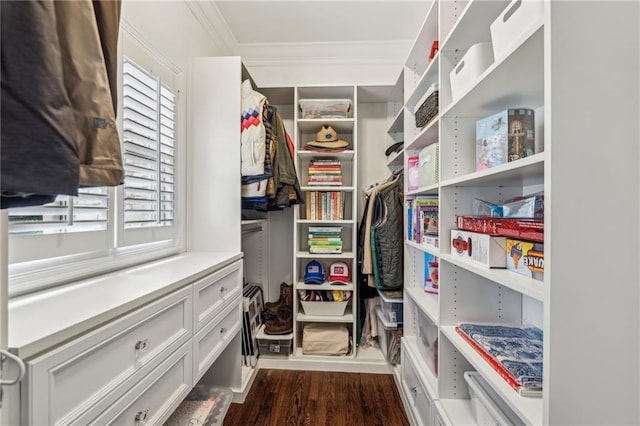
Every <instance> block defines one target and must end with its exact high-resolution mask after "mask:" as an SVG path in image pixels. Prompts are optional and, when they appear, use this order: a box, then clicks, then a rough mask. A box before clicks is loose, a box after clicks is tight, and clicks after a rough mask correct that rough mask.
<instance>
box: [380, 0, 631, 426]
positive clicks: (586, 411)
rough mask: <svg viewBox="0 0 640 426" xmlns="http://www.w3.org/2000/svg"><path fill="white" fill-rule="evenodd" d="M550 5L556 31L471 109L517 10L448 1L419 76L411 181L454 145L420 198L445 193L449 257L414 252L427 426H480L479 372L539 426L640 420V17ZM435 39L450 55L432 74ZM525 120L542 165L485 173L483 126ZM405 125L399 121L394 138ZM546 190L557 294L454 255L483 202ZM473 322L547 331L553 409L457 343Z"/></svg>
mask: <svg viewBox="0 0 640 426" xmlns="http://www.w3.org/2000/svg"><path fill="white" fill-rule="evenodd" d="M526 1H527V0H523V2H526ZM541 3H542V8H543V10H544V13H543V17H542V18H541V19H539V20H537V21H536V22H533V23H532V26H531V28H530V30H527V31H526V32H523V33H521V34H518V35H517V37H514V39H513V45H512V47H511V48H510V49H508V51H507V52H506V53H505V54H504V55H501V56H500V57H496V58H494V61H493V63H492V65H490V66H489V67H488V68H487V69H486V70H485V71H484V72H482V74H481V75H480V76H479V77H478V78H477V79H476V80H475V81H474V82H473V84H472V85H471V87H469V88H468V89H466V90H464V91H463V92H462V93H460V94H459V96H456V98H455V99H454V98H453V96H452V93H451V84H450V80H449V73H450V72H451V71H452V70H453V69H454V67H456V66H457V64H459V62H460V60H461V58H462V56H463V55H464V53H465V52H466V51H467V49H468V48H469V47H470V46H472V45H473V44H475V43H480V42H491V34H490V30H489V26H490V25H491V23H492V22H493V21H494V20H495V19H496V18H497V17H498V16H499V15H500V14H501V13H502V12H503V11H504V10H505V9H506V8H507V7H508V6H509V5H510V2H509V1H506V0H505V1H479V0H475V1H474V0H472V1H445V0H442V1H434V2H433V4H432V6H431V8H430V10H429V13H428V15H427V17H426V19H425V21H424V24H423V26H422V29H421V30H420V32H419V34H418V36H417V39H416V41H415V43H414V45H413V48H412V50H411V52H410V54H409V56H408V58H407V61H406V63H405V66H404V69H403V73H402V75H403V80H404V110H403V111H402V113H401V114H398V117H399V116H402V117H403V129H402V130H403V132H404V141H405V145H404V146H405V149H404V165H405V167H406V165H407V159H408V157H409V156H411V155H416V154H417V153H418V152H419V151H420V150H421V149H422V148H423V147H425V146H428V145H430V144H432V143H436V142H439V144H440V159H439V161H440V163H439V166H440V181H439V183H438V184H435V185H431V186H428V187H422V188H418V189H417V190H414V191H405V196H406V197H413V196H415V195H420V194H437V195H438V196H439V204H440V211H439V214H440V220H439V248H436V247H427V246H423V245H421V244H416V243H414V242H410V241H407V242H406V243H405V298H404V300H405V303H404V321H405V322H404V337H403V344H402V351H403V358H402V384H401V393H402V395H403V400H404V401H405V404H406V406H407V409H408V412H409V415H410V417H411V419H412V422H413V423H415V424H454V425H455V424H474V423H475V418H474V416H473V413H472V408H471V401H470V396H469V389H468V386H467V384H466V382H465V380H464V378H463V373H464V372H465V371H469V370H474V371H477V372H479V373H480V374H481V375H482V377H483V378H484V379H485V380H486V381H487V382H488V383H489V386H490V387H491V388H492V389H493V390H494V391H495V392H496V393H497V395H498V396H499V398H500V399H502V400H503V401H504V402H505V403H506V404H507V405H508V406H509V407H510V408H511V409H512V410H513V411H514V412H515V413H516V414H517V415H518V416H519V417H520V419H521V420H522V422H523V423H524V424H534V425H538V424H587V423H589V424H637V423H638V422H640V411H639V410H638V408H637V407H638V400H640V389H639V384H640V382H639V377H640V368H639V367H640V362H639V361H638V360H639V359H640V358H639V341H640V339H639V337H640V332H639V330H640V328H639V325H640V321H639V316H638V311H639V309H638V305H639V301H640V297H639V296H640V293H639V287H640V286H639V276H640V274H639V269H638V254H639V250H638V238H637V236H638V233H639V222H640V221H639V220H638V214H639V207H638V206H639V203H638V198H639V197H638V195H639V193H640V191H639V175H638V164H639V158H640V157H639V151H638V115H639V113H640V108H639V102H638V94H639V84H638V75H639V74H638V72H639V69H638V58H639V52H640V49H639V45H640V43H639V40H640V37H639V33H638V21H639V17H640V13H639V7H638V4H637V3H635V2H615V3H607V2H561V1H558V2H556V1H552V2H546V1H545V2H541ZM434 40H439V46H440V49H439V52H438V53H437V55H436V56H435V58H433V60H431V61H429V60H428V57H429V53H430V48H431V43H432V41H434ZM614 46H625V48H624V49H623V50H624V52H625V53H624V55H623V54H622V53H617V52H618V51H617V50H616V49H615V48H614ZM432 83H439V88H440V92H439V97H440V100H439V114H438V116H437V118H436V119H435V120H433V121H432V122H431V123H429V124H428V125H427V126H426V127H424V128H417V127H416V125H415V117H414V107H415V106H416V104H417V103H418V102H419V100H420V99H421V98H422V96H423V95H424V94H425V92H426V91H427V89H428V88H429V86H430V85H431V84H432ZM510 107H528V108H533V109H534V110H535V118H536V138H538V141H539V142H541V150H540V152H539V153H536V154H535V155H533V156H530V157H526V158H524V159H521V160H517V161H513V162H509V163H507V164H504V165H501V166H497V167H493V168H490V169H486V170H482V171H476V168H475V154H476V152H475V124H476V121H477V120H478V119H480V118H484V117H487V116H489V115H492V114H494V113H497V112H500V111H502V110H505V109H507V108H510ZM623 123H630V127H629V128H627V129H625V128H624V127H625V126H624V124H623ZM398 127H399V124H398V120H397V119H396V120H394V121H393V126H392V127H390V129H389V132H390V133H391V132H392V130H397V129H398ZM405 179H406V178H405ZM623 182H624V183H623ZM405 189H406V186H405ZM542 190H544V194H545V237H544V252H545V273H544V281H542V282H541V281H536V280H533V279H528V278H525V277H523V276H520V275H518V274H514V273H511V272H509V271H506V270H501V269H488V268H482V267H476V266H473V265H471V264H469V263H465V262H463V261H461V260H459V259H458V258H457V257H454V256H452V254H451V252H452V250H451V248H450V247H451V238H450V234H451V230H452V229H455V224H456V221H455V217H456V215H465V214H467V215H468V214H471V213H472V209H471V203H472V201H473V200H474V199H476V198H478V199H482V200H486V201H490V202H495V203H501V202H504V201H505V200H507V199H509V198H511V197H514V196H519V195H528V194H532V193H534V192H538V191H542ZM597 224H601V225H602V227H600V225H597ZM425 252H429V253H431V254H433V255H437V256H439V258H440V262H439V274H440V294H439V295H433V294H428V293H425V292H424V291H423V288H424V283H423V280H424V253H425ZM632 258H633V259H632ZM421 318H427V319H428V320H429V321H430V322H431V323H433V325H434V326H435V327H436V329H437V332H438V367H437V371H435V369H434V368H432V366H430V365H429V363H428V362H427V360H426V355H425V353H424V350H423V348H422V346H421V344H420V334H421V332H423V331H424V330H421V325H422V324H423V323H424V321H421ZM460 322H491V323H500V324H533V325H536V326H538V327H540V328H541V329H542V330H543V332H544V361H543V362H544V391H543V396H542V398H527V397H522V396H519V395H518V393H516V392H515V391H514V390H513V389H512V388H511V387H510V386H509V385H508V384H507V383H506V381H504V380H503V379H502V378H501V377H500V376H499V375H498V374H497V373H496V372H495V371H494V370H493V369H492V368H491V367H490V366H489V364H488V363H487V362H485V361H484V360H483V359H482V358H481V357H480V356H479V355H478V354H477V353H476V351H475V350H474V349H473V348H472V347H471V346H469V345H468V344H467V343H466V342H465V341H464V340H463V339H462V338H461V337H460V336H459V335H458V334H457V332H456V331H455V326H456V325H457V324H458V323H460Z"/></svg>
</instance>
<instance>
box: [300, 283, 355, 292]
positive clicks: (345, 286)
mask: <svg viewBox="0 0 640 426" xmlns="http://www.w3.org/2000/svg"><path fill="white" fill-rule="evenodd" d="M296 288H297V289H298V290H345V291H350V290H353V283H347V284H330V283H324V284H305V283H304V282H302V281H300V282H298V283H296Z"/></svg>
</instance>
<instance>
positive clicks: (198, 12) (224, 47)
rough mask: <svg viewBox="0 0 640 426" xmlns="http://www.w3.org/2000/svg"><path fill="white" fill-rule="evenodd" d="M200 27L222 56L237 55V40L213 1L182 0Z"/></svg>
mask: <svg viewBox="0 0 640 426" xmlns="http://www.w3.org/2000/svg"><path fill="white" fill-rule="evenodd" d="M184 2H185V3H186V5H187V7H188V8H189V10H190V11H191V13H193V16H195V18H196V20H197V21H198V22H199V23H200V25H202V28H203V29H204V30H205V31H206V32H207V34H209V37H210V38H211V41H212V42H213V44H214V45H215V46H216V47H217V48H218V49H219V50H220V54H221V55H224V56H233V55H238V42H237V40H236V38H235V37H234V35H233V32H232V31H231V29H230V28H229V25H228V24H227V21H226V20H225V19H224V17H223V16H222V13H221V12H220V9H218V6H217V5H216V4H215V2H211V1H208V2H203V1H199V0H184Z"/></svg>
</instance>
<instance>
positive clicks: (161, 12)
mask: <svg viewBox="0 0 640 426" xmlns="http://www.w3.org/2000/svg"><path fill="white" fill-rule="evenodd" d="M121 19H122V21H124V22H125V24H128V26H130V27H132V28H133V29H134V31H136V32H137V33H139V35H140V36H142V38H143V39H145V40H146V41H147V42H148V43H150V44H151V45H152V46H153V47H155V48H156V49H157V50H158V51H159V52H160V53H161V54H162V55H163V56H165V57H166V58H167V59H169V60H171V61H172V62H173V63H174V64H176V65H177V66H178V67H179V68H181V69H182V70H185V69H186V66H187V63H188V59H189V57H191V56H217V55H221V54H222V50H221V49H220V48H218V47H217V46H216V43H215V40H213V39H212V37H211V35H210V34H209V33H208V32H207V31H206V30H205V28H204V27H203V26H202V25H201V23H200V22H199V21H198V19H197V18H196V16H195V15H194V13H193V12H192V11H191V9H190V8H189V6H188V5H187V2H185V1H182V0H179V1H147V0H144V1H140V0H124V1H123V2H122V18H121Z"/></svg>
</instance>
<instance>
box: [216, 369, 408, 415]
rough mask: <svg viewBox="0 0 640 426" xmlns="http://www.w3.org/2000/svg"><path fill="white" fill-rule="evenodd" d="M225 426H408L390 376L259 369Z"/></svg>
mask: <svg viewBox="0 0 640 426" xmlns="http://www.w3.org/2000/svg"><path fill="white" fill-rule="evenodd" d="M224 424H225V426H235V425H243V426H244V425H260V426H262V425H272V426H276V425H277V426H284V425H287V426H288V425H309V426H320V425H327V426H328V425H330V426H341V425H344V426H346V425H350V426H359V425H363V426H364V425H366V426H374V425H384V426H396V425H398V426H400V425H408V424H409V420H408V419H407V416H406V414H405V412H404V408H403V406H402V401H401V400H400V395H399V394H398V390H397V388H396V384H395V381H394V380H393V376H391V375H389V374H359V373H336V372H323V371H290V370H266V369H261V370H260V371H258V374H257V375H256V378H255V381H254V382H253V385H252V386H251V390H250V391H249V394H248V395H247V398H246V400H245V402H244V404H231V407H229V411H228V412H227V416H226V417H225V419H224Z"/></svg>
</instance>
